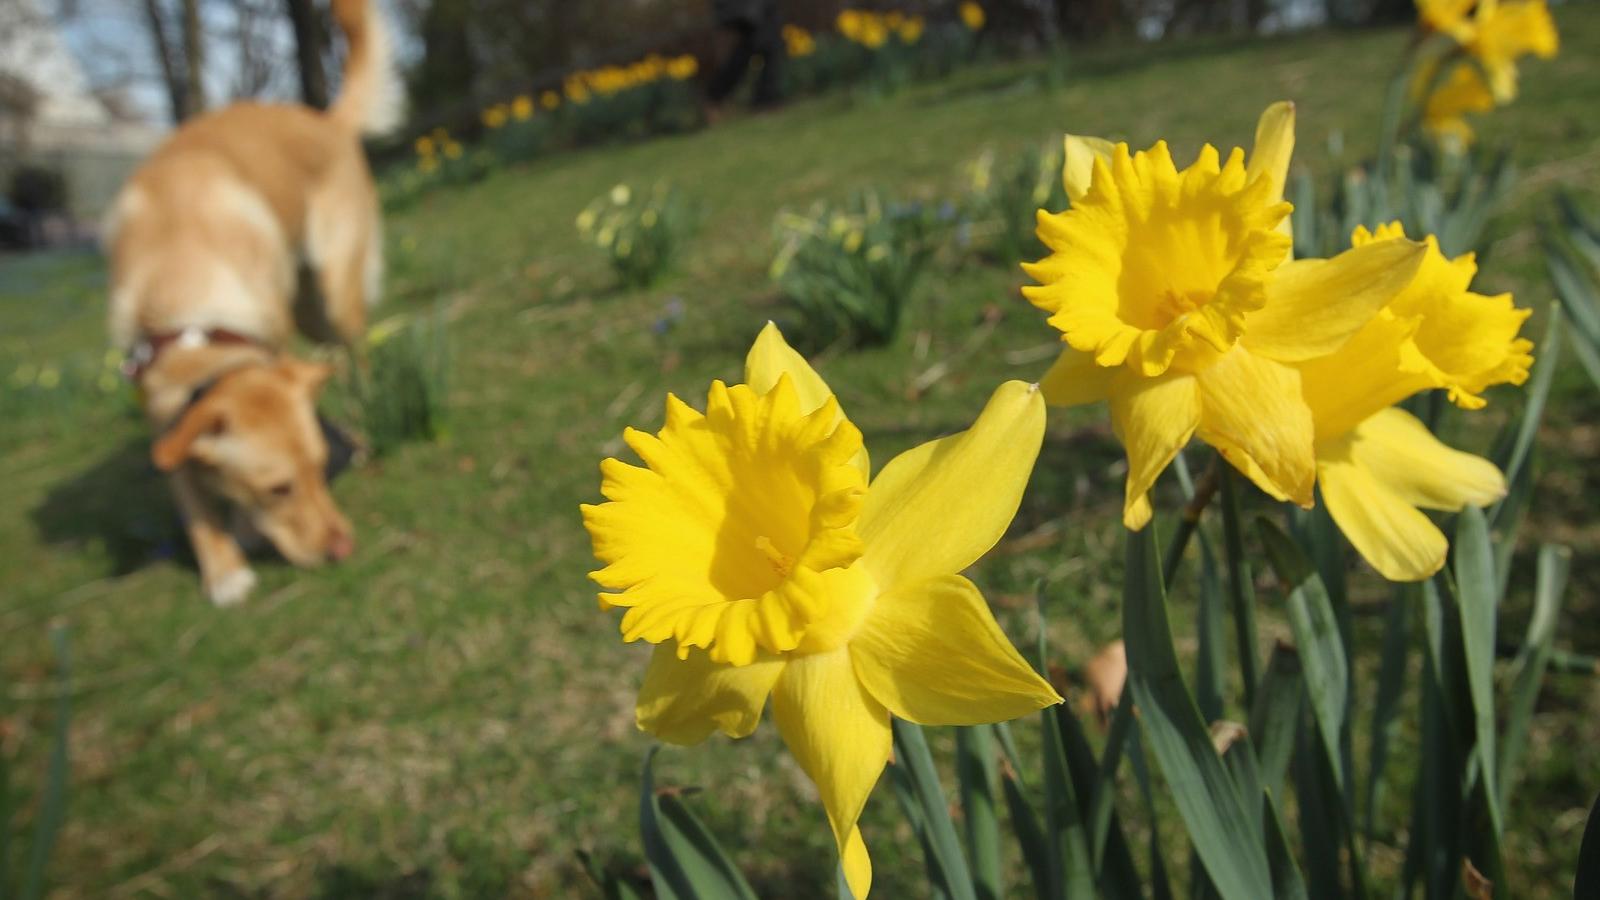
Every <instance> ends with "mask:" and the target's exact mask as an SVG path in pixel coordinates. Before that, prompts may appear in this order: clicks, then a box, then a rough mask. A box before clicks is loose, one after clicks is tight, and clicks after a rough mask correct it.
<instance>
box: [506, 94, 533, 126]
mask: <svg viewBox="0 0 1600 900" xmlns="http://www.w3.org/2000/svg"><path fill="white" fill-rule="evenodd" d="M511 117H512V118H513V119H516V120H517V121H518V122H526V121H528V120H529V119H531V118H533V98H532V97H529V96H528V95H527V94H523V95H522V96H520V97H518V98H517V99H515V100H513V101H511Z"/></svg>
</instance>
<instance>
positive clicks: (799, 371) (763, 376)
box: [744, 322, 872, 476]
mask: <svg viewBox="0 0 1600 900" xmlns="http://www.w3.org/2000/svg"><path fill="white" fill-rule="evenodd" d="M785 374H787V375H788V376H789V380H790V381H791V382H792V383H793V384H794V387H795V392H796V393H797V394H798V395H799V397H800V414H801V415H808V414H810V413H811V412H812V411H814V410H817V409H820V408H821V407H822V404H824V403H826V402H828V398H829V397H832V396H834V393H833V389H832V388H830V387H828V383H827V382H826V381H823V380H822V376H821V375H819V374H817V370H816V369H813V368H811V364H810V363H808V362H806V358H805V357H804V356H801V355H800V353H799V352H798V351H796V350H795V349H794V348H793V347H791V346H789V342H788V341H786V340H784V339H783V332H782V331H779V330H778V326H777V323H775V322H768V323H767V324H766V327H764V328H762V329H761V333H760V334H759V335H757V336H756V340H755V343H753V344H751V345H750V352H749V353H747V354H746V355H745V358H744V380H745V383H746V384H748V385H750V387H751V388H752V389H753V390H754V391H755V392H756V393H758V394H765V393H766V392H768V391H770V390H772V389H773V387H775V386H776V385H777V384H778V378H779V376H781V375H785ZM839 418H840V419H843V418H845V413H844V408H843V407H840V409H839ZM851 462H852V463H853V464H854V465H855V466H856V467H857V468H859V469H860V470H861V474H862V475H867V476H870V475H871V474H872V469H871V464H870V461H869V459H868V456H867V448H866V447H865V446H863V447H862V448H861V450H860V452H859V453H857V454H856V456H855V458H854V459H852V460H851Z"/></svg>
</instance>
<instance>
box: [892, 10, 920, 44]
mask: <svg viewBox="0 0 1600 900" xmlns="http://www.w3.org/2000/svg"><path fill="white" fill-rule="evenodd" d="M926 27H927V22H926V21H925V20H924V19H923V18H922V17H921V16H907V17H906V18H905V19H903V20H902V21H901V22H900V23H899V24H898V25H896V26H895V29H894V30H895V34H897V35H899V37H900V43H902V44H915V43H916V42H917V41H920V40H922V31H923V29H924V28H926Z"/></svg>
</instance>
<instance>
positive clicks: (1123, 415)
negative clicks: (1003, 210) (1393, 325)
mask: <svg viewBox="0 0 1600 900" xmlns="http://www.w3.org/2000/svg"><path fill="white" fill-rule="evenodd" d="M1293 148H1294V107H1293V106H1292V105H1290V104H1287V103H1280V104H1275V105H1273V106H1271V107H1269V108H1268V109H1267V111H1266V112H1265V113H1263V115H1262V117H1261V121H1260V123H1259V124H1258V126H1257V130H1256V144H1255V148H1254V151H1253V152H1252V154H1251V156H1250V160H1249V163H1248V165H1247V164H1246V162H1245V158H1244V153H1243V151H1241V150H1235V151H1234V152H1233V153H1232V154H1230V155H1229V157H1228V159H1227V160H1226V161H1225V162H1224V161H1222V160H1221V159H1220V157H1219V155H1218V153H1217V151H1216V150H1215V149H1214V148H1212V147H1211V146H1210V145H1207V146H1205V147H1204V148H1203V149H1202V150H1201V152H1200V155H1199V158H1198V159H1197V160H1196V161H1195V162H1194V164H1193V165H1191V166H1189V167H1188V168H1187V169H1184V170H1183V171H1181V172H1180V171H1178V169H1177V168H1176V167H1175V166H1174V164H1173V161H1172V157H1171V155H1170V154H1169V152H1168V150H1167V145H1166V143H1165V142H1161V143H1157V144H1156V145H1155V146H1154V147H1152V148H1151V149H1149V150H1146V151H1141V152H1139V153H1130V152H1129V150H1128V147H1127V145H1126V144H1117V145H1115V146H1114V147H1113V146H1111V145H1109V144H1107V143H1106V142H1104V141H1099V140H1095V139H1083V138H1069V139H1068V141H1067V148H1066V149H1067V159H1066V165H1065V168H1064V172H1063V178H1064V180H1065V182H1066V187H1067V193H1068V196H1069V197H1070V199H1071V201H1072V208H1071V209H1069V210H1067V211H1066V212H1064V213H1059V214H1050V213H1047V212H1044V211H1042V210H1041V211H1040V214H1039V237H1040V239H1041V240H1042V241H1043V242H1044V243H1045V245H1046V247H1048V248H1049V250H1050V255H1049V256H1047V257H1046V258H1045V259H1044V260H1042V261H1040V262H1038V263H1034V264H1030V265H1025V266H1024V268H1025V269H1026V270H1027V272H1028V273H1029V274H1030V275H1031V276H1032V277H1033V278H1034V279H1035V280H1037V281H1038V282H1040V284H1039V285H1038V286H1034V287H1026V288H1024V289H1023V291H1024V293H1025V294H1026V296H1027V297H1028V299H1029V300H1030V301H1032V302H1033V303H1034V305H1036V306H1038V307H1040V308H1041V309H1044V310H1046V311H1048V312H1049V313H1050V319H1049V322H1050V324H1051V325H1052V326H1054V327H1055V328H1056V329H1057V330H1058V331H1060V332H1061V334H1062V340H1063V341H1064V342H1065V343H1066V344H1067V346H1066V347H1065V348H1064V349H1063V351H1062V353H1061V356H1060V358H1059V359H1058V360H1057V361H1056V363H1055V365H1054V366H1052V367H1051V369H1050V371H1049V373H1048V374H1047V375H1046V376H1045V378H1044V382H1043V388H1044V394H1045V399H1046V400H1047V401H1049V402H1050V403H1052V404H1054V405H1063V406H1065V405H1075V404H1081V403H1091V402H1095V401H1098V400H1109V401H1110V406H1111V422H1112V428H1113V430H1114V431H1115V433H1116V435H1117V437H1118V438H1119V439H1120V440H1121V441H1122V444H1123V447H1124V448H1125V449H1126V451H1127V454H1128V478H1127V489H1126V495H1125V498H1124V505H1123V522H1124V524H1126V525H1127V527H1129V528H1133V529H1138V528H1142V527H1144V525H1145V524H1146V523H1147V522H1148V521H1149V520H1150V517H1151V512H1152V511H1151V507H1150V501H1149V499H1148V497H1147V494H1148V492H1149V490H1150V488H1151V486H1153V485H1154V484H1155V481H1156V478H1157V476H1159V475H1160V474H1161V472H1162V470H1164V469H1165V468H1166V467H1167V465H1168V464H1169V463H1170V462H1171V461H1172V458H1173V457H1174V456H1176V455H1177V453H1178V451H1179V450H1181V449H1182V448H1183V446H1184V445H1185V444H1187V443H1188V442H1189V440H1190V438H1191V437H1195V436H1198V437H1199V438H1200V439H1201V440H1204V441H1205V442H1207V443H1209V444H1211V445H1212V446H1213V447H1216V448H1217V449H1218V450H1219V451H1220V452H1221V453H1222V455H1223V457H1224V458H1226V459H1227V460H1228V462H1229V463H1231V464H1232V465H1233V466H1234V467H1235V468H1237V469H1239V470H1240V471H1241V472H1243V473H1244V474H1245V475H1246V476H1248V477H1249V478H1250V479H1251V480H1252V481H1254V482H1255V483H1256V484H1257V485H1258V486H1259V487H1260V488H1261V489H1262V490H1263V491H1265V492H1266V493H1268V494H1270V495H1271V496H1273V497H1275V498H1277V499H1280V500H1288V501H1291V502H1294V503H1297V504H1300V505H1302V506H1309V505H1310V504H1311V501H1312V495H1313V485H1314V481H1315V474H1316V464H1315V455H1314V449H1313V437H1314V434H1313V426H1312V418H1311V411H1310V409H1309V408H1307V406H1306V403H1305V401H1304V399H1302V397H1301V387H1300V375H1299V372H1298V371H1297V370H1296V369H1295V368H1294V365H1293V364H1294V363H1297V362H1301V361H1304V360H1307V359H1312V358H1315V357H1318V356H1323V355H1326V354H1328V353H1330V352H1332V351H1334V350H1336V349H1338V348H1339V347H1340V346H1341V345H1342V344H1343V343H1344V342H1345V341H1346V340H1347V339H1348V338H1349V337H1350V336H1351V335H1353V334H1355V333H1356V332H1357V331H1358V330H1360V328H1361V327H1362V326H1363V325H1365V324H1366V323H1367V321H1368V320H1369V319H1371V318H1372V317H1373V315H1374V314H1376V312H1377V311H1378V310H1379V309H1380V308H1382V307H1383V306H1384V305H1385V304H1386V303H1388V302H1389V300H1390V298H1392V297H1393V296H1394V295H1395V294H1397V293H1399V291H1400V290H1401V289H1402V288H1404V287H1405V286H1406V285H1407V284H1408V283H1409V282H1410V281H1411V277H1412V275H1413V273H1415V272H1416V270H1417V267H1418V266H1419V265H1420V264H1421V261H1422V254H1423V249H1424V248H1423V246H1422V245H1420V244H1416V243H1413V242H1409V241H1405V240H1401V239H1395V240H1388V241H1379V242H1374V243H1371V244H1367V245H1365V246H1362V247H1358V248H1353V249H1351V250H1349V251H1347V252H1345V253H1343V254H1340V255H1339V256H1338V257H1336V258H1334V259H1331V260H1324V259H1307V260H1295V261H1289V260H1288V257H1289V253H1290V244H1291V241H1290V239H1289V237H1288V235H1287V234H1286V233H1285V226H1286V224H1287V223H1286V219H1287V217H1288V215H1289V212H1290V209H1291V207H1290V205H1289V204H1288V203H1285V202H1283V199H1282V198H1283V183H1284V178H1285V174H1286V172H1287V170H1288V166H1289V158H1290V156H1291V154H1292V152H1293Z"/></svg>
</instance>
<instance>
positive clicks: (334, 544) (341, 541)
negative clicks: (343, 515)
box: [328, 531, 356, 562]
mask: <svg viewBox="0 0 1600 900" xmlns="http://www.w3.org/2000/svg"><path fill="white" fill-rule="evenodd" d="M354 552H356V539H355V538H354V537H352V536H351V535H350V532H348V531H335V532H334V533H333V536H332V537H330V538H329V539H328V558H329V559H331V560H333V561H334V562H340V561H342V560H344V559H347V558H348V557H349V556H350V554H352V553H354Z"/></svg>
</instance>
